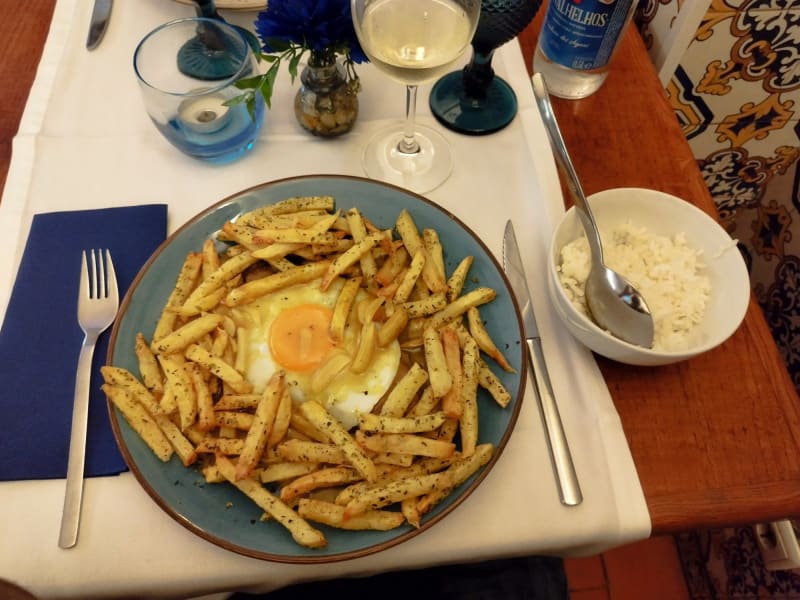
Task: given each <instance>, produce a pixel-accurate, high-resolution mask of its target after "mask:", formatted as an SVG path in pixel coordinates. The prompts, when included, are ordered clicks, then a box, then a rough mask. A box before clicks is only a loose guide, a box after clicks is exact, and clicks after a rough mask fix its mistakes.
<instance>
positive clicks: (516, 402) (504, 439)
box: [105, 173, 528, 564]
mask: <svg viewBox="0 0 800 600" xmlns="http://www.w3.org/2000/svg"><path fill="white" fill-rule="evenodd" d="M323 179H328V180H330V179H337V180H344V181H353V182H355V183H356V185H364V184H368V185H374V186H378V187H383V188H388V189H390V190H394V191H397V192H399V193H402V194H404V195H407V196H411V197H413V198H415V199H416V200H418V201H421V202H423V203H424V204H427V205H428V206H430V207H432V208H433V209H434V210H437V211H439V212H441V213H442V214H443V215H444V216H446V217H447V218H449V219H451V220H453V221H454V222H455V223H456V224H457V225H458V226H459V227H460V228H461V229H463V231H464V232H465V233H467V234H468V235H469V236H470V237H471V238H472V239H473V240H474V241H475V243H477V244H478V245H479V246H480V247H481V249H482V250H483V252H484V253H485V254H486V255H487V256H488V257H489V259H490V261H491V263H492V265H493V266H494V269H495V270H496V271H497V273H498V275H499V277H500V278H501V280H502V281H503V284H504V285H505V288H506V290H507V292H508V298H509V300H510V302H511V304H512V306H513V308H514V315H515V317H516V318H515V321H516V325H517V327H516V329H517V331H518V333H519V339H520V342H521V346H522V349H521V352H522V360H521V361H520V366H519V369H518V370H517V372H518V374H519V382H520V383H519V388H518V391H517V394H516V396H514V397H512V400H511V404H512V405H513V406H512V407H511V408H512V410H511V414H510V416H509V421H508V425H507V427H506V428H505V431H504V432H503V435H502V436H501V437H500V439H499V440H498V441H497V443H496V444H495V448H494V452H493V453H492V457H491V458H490V459H489V461H488V462H487V463H486V464H485V465H484V466H483V467H482V468H481V469H480V470H479V471H478V472H477V473H476V474H474V475H473V479H472V481H471V482H470V483H469V485H468V486H467V487H466V488H465V489H464V490H463V492H462V493H461V494H460V495H459V496H458V497H457V498H454V499H453V500H452V501H451V502H450V504H449V505H447V506H446V507H444V508H443V509H442V510H440V511H439V512H438V513H436V514H432V515H428V518H427V519H425V520H424V521H423V523H422V524H421V525H420V526H419V527H412V528H411V529H409V530H407V531H406V532H404V533H400V534H398V535H396V536H394V537H392V538H391V539H388V540H385V541H382V542H379V543H377V544H373V545H370V546H365V547H363V548H358V549H354V550H347V551H343V552H337V553H331V554H319V555H284V554H275V553H272V552H264V551H261V550H257V549H253V548H248V547H246V546H243V545H241V544H238V543H235V542H231V541H230V540H227V539H225V538H222V537H220V536H218V535H216V534H213V533H210V532H208V531H206V530H205V529H203V528H202V527H201V526H200V525H198V524H197V523H194V522H193V521H192V520H191V519H189V518H187V517H186V516H185V515H183V514H182V513H181V512H180V511H178V510H176V509H175V508H174V507H173V506H171V505H170V504H169V503H168V502H167V501H166V500H165V499H164V498H162V497H161V495H159V493H158V491H157V490H156V489H155V488H154V486H153V485H152V484H151V483H150V482H149V481H148V480H147V478H146V477H145V476H144V474H143V473H142V471H141V469H140V468H139V466H138V464H137V463H136V461H135V460H134V458H133V455H132V454H131V452H130V450H129V449H128V446H127V444H126V443H125V440H124V438H123V434H122V431H121V429H120V422H119V417H120V415H119V412H118V410H117V409H116V407H115V406H114V404H113V403H112V402H111V401H110V400H109V399H108V398H107V399H106V407H107V410H108V415H109V420H110V422H111V428H112V432H113V434H114V440H115V441H116V444H117V448H118V449H119V451H120V453H121V454H122V457H123V460H124V461H125V463H126V465H127V466H128V470H129V471H130V472H131V473H132V474H133V475H134V477H135V478H136V480H137V481H138V483H139V485H140V486H141V487H142V488H143V489H144V490H145V492H146V493H147V494H148V496H150V498H151V499H152V500H153V501H154V502H155V503H156V505H158V506H159V507H160V508H161V510H163V511H164V512H165V513H166V514H167V515H169V516H170V517H171V518H172V519H173V520H175V521H176V522H177V523H179V524H180V525H182V526H183V527H185V528H186V529H188V530H189V531H191V532H192V533H194V534H195V535H197V536H198V537H200V538H201V539H203V540H205V541H206V542H210V543H212V544H214V545H215V546H218V547H221V548H224V549H226V550H229V551H231V552H235V553H237V554H240V555H243V556H248V557H250V558H255V559H259V560H263V561H268V562H276V563H284V564H324V563H333V562H341V561H345V560H351V559H355V558H361V557H364V556H369V555H372V554H376V553H378V552H382V551H384V550H387V549H389V548H392V547H394V546H397V545H399V544H401V543H403V542H405V541H408V540H409V539H412V538H414V537H416V536H418V535H419V534H421V533H423V532H425V531H427V530H428V529H430V528H431V527H433V525H435V524H436V523H438V522H439V521H441V520H442V519H444V517H446V516H447V515H449V514H450V513H451V512H453V511H454V510H455V509H456V507H458V506H460V505H461V504H462V503H463V502H464V501H465V500H466V499H467V498H468V497H469V496H471V495H472V493H473V492H474V491H475V490H476V489H477V488H478V487H479V486H480V484H481V483H482V482H483V480H484V479H485V478H486V477H487V476H488V474H489V472H490V471H491V470H492V469H493V468H494V466H495V465H496V464H497V462H498V461H499V460H500V456H501V455H502V454H503V452H504V450H505V448H506V446H507V444H508V441H509V439H510V437H511V435H512V433H513V432H514V429H515V428H516V424H517V420H518V418H519V414H520V411H521V409H522V402H523V399H524V397H525V391H526V387H527V379H528V361H527V360H526V359H525V352H526V349H525V344H524V343H522V342H523V341H524V339H525V330H524V327H523V322H522V316H521V312H520V309H519V304H518V302H517V298H516V296H515V295H514V292H513V289H512V288H511V284H510V282H509V280H508V277H507V276H506V272H505V270H504V269H503V268H502V266H501V265H500V263H499V261H498V260H497V258H496V257H495V256H494V253H492V252H491V250H490V249H489V248H488V246H487V245H486V243H485V242H484V241H483V240H482V239H481V237H480V236H478V235H477V234H476V233H475V232H474V231H473V230H472V228H470V227H469V226H468V225H466V224H465V223H464V222H463V221H462V220H461V219H460V218H459V217H458V216H456V215H455V214H453V213H452V212H451V211H450V210H449V209H447V208H445V207H443V206H441V205H440V204H437V203H436V202H434V201H432V200H430V199H429V198H426V197H425V196H422V195H420V194H417V193H415V192H412V191H411V190H407V189H405V188H402V187H399V186H396V185H393V184H390V183H386V182H382V181H377V180H374V179H368V178H365V177H359V176H355V175H342V174H324V173H322V174H308V175H296V176H290V177H283V178H279V179H272V180H268V181H265V182H262V183H258V184H255V185H252V186H250V187H248V188H244V189H241V190H238V191H236V192H234V193H232V194H229V195H227V196H225V197H224V198H222V199H221V200H219V201H216V202H214V203H213V204H211V205H209V206H208V207H206V208H205V209H203V210H202V211H200V212H198V213H195V214H194V215H193V216H192V217H190V218H189V219H188V220H187V221H186V222H185V223H183V224H182V225H181V226H180V227H178V228H177V229H176V230H175V231H174V232H172V233H171V234H170V235H168V236H167V238H166V239H165V240H164V241H163V242H162V243H161V244H159V246H158V247H157V248H156V249H155V250H154V251H153V253H152V254H151V255H150V257H149V258H148V260H147V261H146V262H145V263H144V265H143V266H142V267H141V269H139V271H138V273H137V274H136V277H135V278H134V279H133V281H132V282H131V285H130V287H129V288H128V290H127V291H126V293H125V296H124V297H123V299H122V302H121V303H120V308H119V311H118V313H117V318H116V319H115V320H114V325H113V328H112V330H111V334H110V338H109V344H108V352H107V354H106V362H105V364H108V365H111V364H113V359H114V348H115V346H116V341H117V335H118V332H119V328H120V323H121V322H122V319H121V317H122V316H123V315H124V314H125V313H126V311H127V309H128V306H129V304H130V302H131V300H132V298H133V296H134V293H135V291H136V290H137V288H138V286H139V284H140V283H141V280H142V279H143V278H144V276H145V275H146V274H147V273H148V272H149V270H150V269H151V268H152V266H153V264H154V263H155V262H156V261H157V260H158V258H159V257H160V256H161V254H162V252H163V251H164V250H165V249H166V248H167V247H168V246H169V245H170V244H171V243H172V242H173V240H175V239H176V238H177V237H178V236H180V235H181V234H182V233H183V232H185V231H186V230H188V229H191V228H192V227H193V226H194V225H195V224H197V223H198V222H200V221H201V220H203V219H205V218H206V217H208V216H210V215H211V214H212V213H215V212H217V211H218V210H220V209H222V208H223V207H224V206H226V205H228V204H230V203H232V202H234V201H235V200H236V199H237V198H240V197H243V196H246V195H247V194H250V193H252V192H255V191H258V190H261V189H264V188H268V187H272V186H277V185H281V184H286V183H291V182H295V181H309V180H323ZM184 468H187V469H188V468H189V467H184ZM462 485H463V484H462Z"/></svg>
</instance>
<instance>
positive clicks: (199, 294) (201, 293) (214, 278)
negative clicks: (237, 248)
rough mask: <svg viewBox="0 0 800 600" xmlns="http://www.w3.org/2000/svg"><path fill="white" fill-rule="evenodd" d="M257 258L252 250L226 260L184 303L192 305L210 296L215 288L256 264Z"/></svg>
mask: <svg viewBox="0 0 800 600" xmlns="http://www.w3.org/2000/svg"><path fill="white" fill-rule="evenodd" d="M257 260H258V259H257V258H255V257H254V256H253V255H251V254H250V252H243V253H242V254H239V255H238V256H235V257H233V258H230V259H228V260H226V261H225V262H223V263H222V264H221V265H220V266H219V268H218V269H217V270H216V271H214V272H213V273H211V275H209V276H208V277H207V278H206V279H204V280H203V281H202V282H201V283H200V285H198V286H197V287H196V288H195V289H194V291H193V292H192V293H191V294H190V295H189V297H188V298H187V299H186V302H185V303H184V304H188V305H191V304H192V303H193V302H195V301H197V300H199V299H200V298H203V297H205V296H208V295H209V294H211V293H212V292H214V291H215V290H217V289H219V288H221V287H223V286H224V285H225V282H226V281H228V280H229V279H232V278H233V277H234V276H236V275H238V274H239V273H241V272H242V271H244V270H245V269H246V268H247V267H249V266H251V265H253V264H255V263H256V261H257Z"/></svg>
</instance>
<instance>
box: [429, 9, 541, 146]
mask: <svg viewBox="0 0 800 600" xmlns="http://www.w3.org/2000/svg"><path fill="white" fill-rule="evenodd" d="M541 4H542V0H483V2H482V3H481V14H480V19H479V21H478V27H477V29H476V30H475V37H474V38H473V39H472V58H471V59H470V62H469V64H468V65H467V66H466V67H464V69H463V70H462V71H455V72H453V73H448V74H447V75H445V76H444V77H442V78H441V79H440V80H439V81H437V82H436V84H435V85H434V86H433V89H432V90H431V95H430V98H429V103H430V107H431V112H433V115H434V116H435V117H436V119H437V120H438V121H439V122H440V123H441V124H442V125H444V126H445V127H448V128H449V129H452V130H454V131H458V132H460V133H468V134H472V135H483V134H487V133H493V132H495V131H498V130H500V129H502V128H503V127H505V126H506V125H508V124H509V123H510V122H511V121H512V119H513V118H514V115H516V114H517V97H516V94H514V90H512V89H511V86H510V85H508V83H506V81H505V80H503V79H502V78H501V77H499V76H497V75H495V73H494V69H492V56H493V55H494V51H495V50H496V49H497V48H499V47H500V46H501V45H503V44H505V43H506V42H507V41H509V40H510V39H512V38H514V37H516V36H517V35H519V33H520V32H521V31H522V30H523V29H525V27H527V26H528V24H529V23H530V22H531V21H532V20H533V17H535V16H536V12H537V11H538V10H539V7H540V5H541Z"/></svg>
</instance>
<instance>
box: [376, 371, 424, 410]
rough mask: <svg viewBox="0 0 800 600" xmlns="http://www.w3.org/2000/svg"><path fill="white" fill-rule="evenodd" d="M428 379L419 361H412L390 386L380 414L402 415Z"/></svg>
mask: <svg viewBox="0 0 800 600" xmlns="http://www.w3.org/2000/svg"><path fill="white" fill-rule="evenodd" d="M427 381H428V372H427V371H426V370H425V369H424V368H422V367H421V366H420V365H419V363H414V364H413V365H412V366H411V368H410V369H409V370H408V371H407V372H406V374H405V375H403V377H402V378H401V379H400V381H399V382H397V384H396V385H395V386H394V387H393V388H392V391H391V392H389V395H388V396H387V398H386V401H385V402H384V403H383V407H382V408H381V411H380V414H382V415H384V416H387V417H402V416H403V415H404V414H405V412H406V410H408V407H409V406H410V405H411V402H412V401H413V400H414V396H415V395H416V393H417V391H418V390H419V389H420V388H421V387H422V386H423V385H424V384H425V383H427Z"/></svg>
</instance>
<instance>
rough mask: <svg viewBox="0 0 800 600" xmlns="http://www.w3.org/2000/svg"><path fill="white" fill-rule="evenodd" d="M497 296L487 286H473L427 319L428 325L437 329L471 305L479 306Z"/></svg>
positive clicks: (461, 313) (460, 314)
mask: <svg viewBox="0 0 800 600" xmlns="http://www.w3.org/2000/svg"><path fill="white" fill-rule="evenodd" d="M496 297H497V292H496V291H495V290H493V289H492V288H489V287H479V288H475V289H474V290H471V291H469V292H467V293H466V294H464V295H463V296H459V297H458V298H456V299H455V300H453V301H452V302H451V303H450V304H448V305H447V306H445V307H444V308H442V309H441V310H440V311H439V312H437V313H436V314H435V315H433V316H432V317H431V318H430V319H428V326H429V327H433V328H435V329H438V328H439V327H441V326H442V325H445V324H446V323H449V322H450V321H454V320H455V319H457V318H458V317H460V316H462V315H463V314H464V313H465V312H467V311H468V310H469V308H470V307H471V306H479V305H481V304H486V303H487V302H491V301H492V300H494V299H495V298H496Z"/></svg>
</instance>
